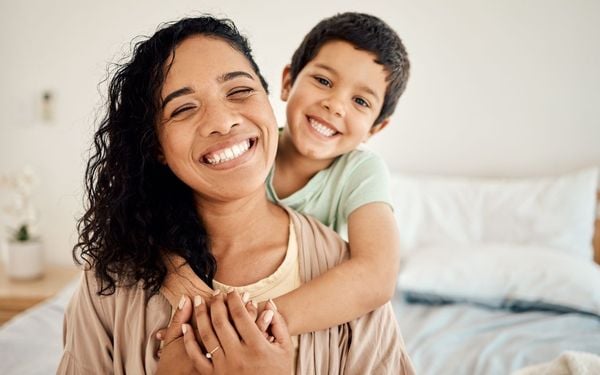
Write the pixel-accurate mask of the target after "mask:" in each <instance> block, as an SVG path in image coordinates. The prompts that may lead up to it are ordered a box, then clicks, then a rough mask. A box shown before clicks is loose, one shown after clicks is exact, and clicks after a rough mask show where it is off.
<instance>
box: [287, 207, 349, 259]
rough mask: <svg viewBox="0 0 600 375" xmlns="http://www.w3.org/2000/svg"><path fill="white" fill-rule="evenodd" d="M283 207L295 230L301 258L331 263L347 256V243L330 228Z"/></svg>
mask: <svg viewBox="0 0 600 375" xmlns="http://www.w3.org/2000/svg"><path fill="white" fill-rule="evenodd" d="M284 208H285V209H286V210H287V212H288V214H289V216H290V220H291V221H292V224H293V227H294V230H295V231H296V238H297V241H298V250H299V253H300V257H301V259H307V260H310V261H311V263H322V264H328V265H331V264H332V263H333V264H337V263H340V262H341V261H343V260H344V259H345V258H347V256H348V244H347V243H346V242H345V241H344V240H343V239H342V237H340V235H339V234H337V233H336V232H335V231H334V230H333V229H332V228H330V227H328V226H326V225H325V224H323V223H321V222H320V221H319V220H317V219H316V218H314V217H312V216H310V215H305V214H303V213H300V212H297V211H294V210H293V209H291V208H289V207H284ZM301 263H302V262H301Z"/></svg>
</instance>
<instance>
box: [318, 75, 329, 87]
mask: <svg viewBox="0 0 600 375" xmlns="http://www.w3.org/2000/svg"><path fill="white" fill-rule="evenodd" d="M315 80H316V81H317V82H319V83H320V84H321V85H323V86H327V87H331V82H330V81H329V80H328V79H327V78H323V77H315Z"/></svg>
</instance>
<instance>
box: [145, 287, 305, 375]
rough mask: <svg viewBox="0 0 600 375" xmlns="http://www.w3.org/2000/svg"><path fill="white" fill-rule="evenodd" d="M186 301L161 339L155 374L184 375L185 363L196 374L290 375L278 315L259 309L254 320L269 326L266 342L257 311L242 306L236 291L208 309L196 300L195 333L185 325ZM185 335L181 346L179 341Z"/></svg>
mask: <svg viewBox="0 0 600 375" xmlns="http://www.w3.org/2000/svg"><path fill="white" fill-rule="evenodd" d="M182 300H183V299H182ZM185 300H186V302H184V303H183V305H182V308H181V309H180V308H178V309H177V310H176V312H175V315H174V316H173V321H172V322H171V324H170V325H169V328H168V329H167V331H166V332H163V334H162V336H163V339H164V341H165V343H167V344H166V345H165V347H164V348H163V349H162V355H161V358H160V361H159V369H158V372H157V373H159V374H160V373H161V372H162V373H174V372H177V373H189V372H190V364H191V366H192V367H193V368H194V369H195V370H196V371H197V372H199V373H200V374H232V373H234V374H286V375H287V374H290V373H291V371H292V366H293V364H292V350H293V348H292V344H291V341H290V337H289V333H288V331H287V326H286V324H285V322H284V320H283V317H282V316H281V315H280V314H279V313H278V312H277V311H274V310H264V311H263V312H262V313H261V315H260V316H259V319H258V320H259V322H262V323H263V324H264V325H265V326H269V325H270V328H271V333H272V335H273V337H270V339H268V338H267V337H265V334H264V333H263V332H261V330H259V328H258V327H257V325H256V323H255V316H256V307H254V306H253V305H252V304H251V303H249V302H248V303H246V306H244V302H245V301H242V299H241V298H240V296H239V295H238V294H237V293H235V292H232V293H229V294H228V295H227V296H226V297H225V296H223V295H222V294H219V295H217V296H216V297H215V298H214V299H213V300H212V301H209V302H210V306H207V303H206V301H204V300H203V299H202V298H201V297H195V298H194V309H193V310H194V311H193V313H194V319H193V320H192V323H195V326H196V327H197V328H196V327H193V325H190V324H188V323H184V322H188V321H189V320H190V315H191V306H190V305H191V304H190V302H191V301H189V299H187V297H185ZM229 317H231V319H232V321H230V320H229V319H230V318H229ZM184 331H185V333H184V338H183V341H184V343H185V344H184V345H185V347H184V345H183V344H182V342H181V334H182V333H183V332H184ZM205 348H208V349H205ZM184 350H185V352H183V351H184ZM182 352H183V354H186V353H187V355H182ZM208 353H210V355H208Z"/></svg>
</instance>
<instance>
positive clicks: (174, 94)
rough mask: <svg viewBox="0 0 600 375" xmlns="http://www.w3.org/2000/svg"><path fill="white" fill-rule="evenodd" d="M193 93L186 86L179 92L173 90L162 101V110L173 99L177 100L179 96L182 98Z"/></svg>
mask: <svg viewBox="0 0 600 375" xmlns="http://www.w3.org/2000/svg"><path fill="white" fill-rule="evenodd" d="M193 92H194V90H192V89H191V88H189V87H187V86H186V87H184V88H181V89H179V90H175V91H173V92H172V93H170V94H169V95H167V96H166V97H165V98H164V99H163V102H162V109H165V106H166V105H167V103H169V102H170V101H171V100H173V99H175V98H177V97H179V96H183V95H187V94H191V93H193Z"/></svg>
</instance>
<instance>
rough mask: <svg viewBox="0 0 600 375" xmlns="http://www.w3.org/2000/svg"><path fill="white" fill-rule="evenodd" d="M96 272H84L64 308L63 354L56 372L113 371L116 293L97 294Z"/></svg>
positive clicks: (110, 372)
mask: <svg viewBox="0 0 600 375" xmlns="http://www.w3.org/2000/svg"><path fill="white" fill-rule="evenodd" d="M97 292H98V284H97V282H96V280H95V276H94V274H93V271H84V272H83V275H82V277H81V282H80V284H79V287H78V289H77V290H76V291H75V293H74V294H73V297H72V298H71V301H70V302H69V305H68V306H67V309H66V311H65V317H64V325H63V344H64V351H63V356H62V359H61V361H60V364H59V366H58V370H57V374H112V373H113V372H114V370H113V366H112V363H113V361H112V358H113V344H112V333H111V332H110V328H109V326H110V325H109V322H110V319H111V317H110V314H111V313H110V312H111V311H114V309H111V308H110V306H111V305H114V294H113V295H111V296H98V295H97Z"/></svg>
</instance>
